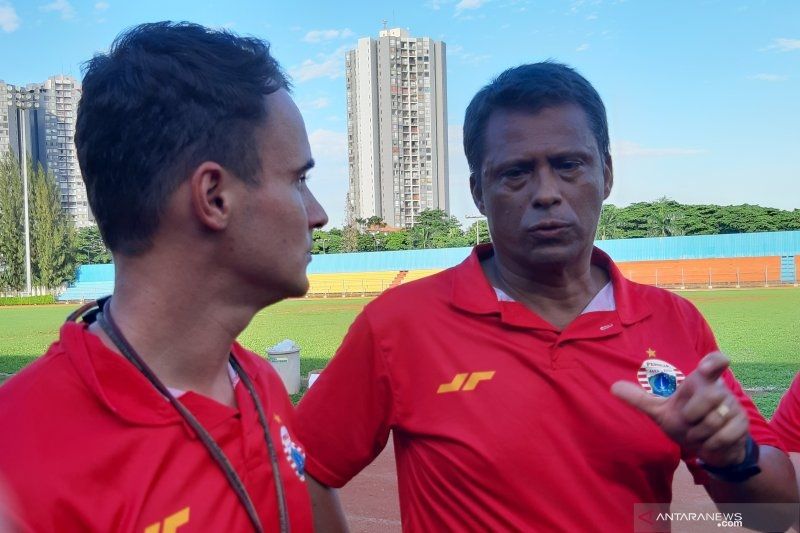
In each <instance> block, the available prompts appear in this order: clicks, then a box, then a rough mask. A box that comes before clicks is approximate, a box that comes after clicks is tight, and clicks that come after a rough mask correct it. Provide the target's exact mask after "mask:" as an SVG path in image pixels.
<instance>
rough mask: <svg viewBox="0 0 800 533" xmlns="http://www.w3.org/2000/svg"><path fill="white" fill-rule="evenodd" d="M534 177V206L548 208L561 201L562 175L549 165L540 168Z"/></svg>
mask: <svg viewBox="0 0 800 533" xmlns="http://www.w3.org/2000/svg"><path fill="white" fill-rule="evenodd" d="M536 174H537V175H536V176H535V177H534V183H533V195H532V197H531V203H532V204H533V207H539V208H547V207H550V206H552V205H557V204H560V203H561V184H562V180H561V177H560V176H558V174H556V173H555V172H554V171H553V169H551V168H549V167H547V168H542V169H540V170H539V171H538V172H537V173H536Z"/></svg>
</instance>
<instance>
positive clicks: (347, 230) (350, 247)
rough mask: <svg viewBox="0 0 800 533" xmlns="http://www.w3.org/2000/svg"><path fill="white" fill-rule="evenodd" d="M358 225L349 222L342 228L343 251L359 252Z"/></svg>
mask: <svg viewBox="0 0 800 533" xmlns="http://www.w3.org/2000/svg"><path fill="white" fill-rule="evenodd" d="M358 236H359V231H358V226H356V225H355V224H349V225H347V226H345V227H344V228H342V249H341V251H342V252H348V253H349V252H357V251H358Z"/></svg>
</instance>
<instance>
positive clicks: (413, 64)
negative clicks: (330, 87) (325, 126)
mask: <svg viewBox="0 0 800 533" xmlns="http://www.w3.org/2000/svg"><path fill="white" fill-rule="evenodd" d="M445 54H446V52H445V43H443V42H441V41H434V40H433V39H430V38H428V37H410V36H409V33H408V31H406V30H404V29H401V28H394V29H384V30H382V31H381V32H380V33H379V36H378V39H372V38H369V37H368V38H363V39H359V41H358V46H357V47H356V48H355V49H354V50H350V51H349V52H348V53H347V60H346V74H347V151H348V157H349V167H350V188H349V191H348V200H349V201H348V204H349V205H348V206H347V209H348V218H364V219H367V218H369V217H371V216H379V217H381V218H383V220H384V221H385V222H386V223H387V224H388V225H389V226H394V227H411V226H413V225H414V223H415V221H416V217H417V215H418V214H419V212H420V211H423V210H425V209H442V210H444V211H447V212H449V210H450V201H449V197H448V194H449V193H448V175H447V82H446V62H445Z"/></svg>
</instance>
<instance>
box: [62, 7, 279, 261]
mask: <svg viewBox="0 0 800 533" xmlns="http://www.w3.org/2000/svg"><path fill="white" fill-rule="evenodd" d="M84 69H85V77H84V79H83V94H82V96H81V101H80V104H79V106H78V119H77V125H76V130H75V144H76V147H77V149H78V161H79V163H80V167H81V172H82V174H83V180H84V182H85V183H86V190H87V195H88V197H89V205H90V206H91V208H92V212H93V214H94V216H95V219H96V220H97V224H98V226H99V228H100V232H101V234H102V235H103V239H104V240H105V242H106V244H107V245H108V247H109V248H110V249H111V250H112V251H114V252H119V253H122V254H124V255H135V254H138V253H141V252H143V251H145V250H146V249H147V248H148V247H149V246H150V245H151V242H152V236H153V233H154V232H155V231H156V229H157V228H158V224H159V219H160V217H161V215H162V213H163V210H164V207H165V204H166V202H167V200H168V198H169V196H170V195H171V194H172V192H173V191H174V190H175V189H176V188H177V187H178V185H180V184H181V183H182V182H183V181H184V180H185V179H187V178H188V176H189V174H190V172H191V171H192V170H193V169H194V168H196V167H197V165H199V164H200V163H202V162H203V161H208V160H211V161H215V162H217V163H219V164H220V165H222V166H223V167H225V168H227V169H229V170H230V171H231V172H233V173H234V174H235V175H236V176H237V177H238V178H239V179H242V180H243V181H245V182H247V183H256V182H257V181H258V177H257V176H258V172H259V170H260V168H261V161H260V159H259V156H258V150H257V148H256V131H257V130H258V129H259V127H260V126H261V125H262V124H263V123H264V120H265V119H266V116H267V109H266V106H265V104H264V96H265V95H268V94H271V93H274V92H276V91H278V90H280V89H281V88H284V89H287V90H288V89H289V87H290V85H289V81H288V80H287V78H286V75H285V74H284V73H283V71H282V70H281V67H280V65H279V64H278V63H277V61H276V60H275V59H273V58H272V57H271V56H270V53H269V44H268V43H267V42H265V41H262V40H260V39H256V38H251V37H240V36H237V35H234V34H233V33H231V32H228V31H223V30H212V29H209V28H205V27H203V26H200V25H197V24H191V23H187V22H177V23H176V22H156V23H150V24H141V25H139V26H135V27H133V28H131V29H129V30H127V31H125V32H123V33H122V34H120V35H119V36H118V37H117V38H116V40H115V41H114V43H113V44H112V45H111V50H110V51H109V52H108V53H107V54H98V55H95V56H94V58H92V59H91V60H89V61H87V62H86V63H85V64H84Z"/></svg>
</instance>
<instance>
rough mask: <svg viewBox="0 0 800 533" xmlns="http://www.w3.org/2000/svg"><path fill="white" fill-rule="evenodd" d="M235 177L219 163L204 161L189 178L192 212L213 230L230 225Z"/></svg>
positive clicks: (205, 225)
mask: <svg viewBox="0 0 800 533" xmlns="http://www.w3.org/2000/svg"><path fill="white" fill-rule="evenodd" d="M234 179H235V178H234V177H233V175H232V174H231V173H230V172H228V171H227V170H225V169H224V168H223V167H222V166H220V165H219V164H218V163H214V162H213V161H204V162H203V163H201V164H200V165H199V166H198V167H197V168H195V170H194V172H193V173H192V175H191V177H190V178H189V187H190V190H191V195H192V196H191V197H192V212H193V213H194V215H195V216H196V217H197V219H198V221H199V222H200V224H202V225H203V226H204V227H206V228H208V229H210V230H212V231H220V230H223V229H225V228H226V227H227V226H228V222H229V221H230V214H231V201H232V194H231V190H230V189H231V184H232V180H234Z"/></svg>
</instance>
